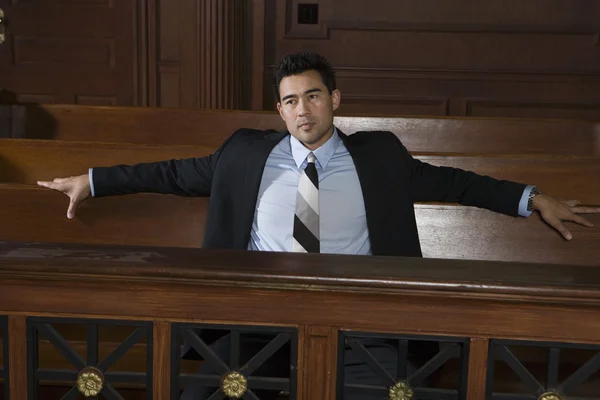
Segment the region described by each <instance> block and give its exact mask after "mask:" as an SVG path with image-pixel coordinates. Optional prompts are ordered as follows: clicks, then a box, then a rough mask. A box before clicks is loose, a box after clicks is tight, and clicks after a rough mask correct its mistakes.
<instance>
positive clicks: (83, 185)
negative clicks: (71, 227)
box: [38, 174, 91, 219]
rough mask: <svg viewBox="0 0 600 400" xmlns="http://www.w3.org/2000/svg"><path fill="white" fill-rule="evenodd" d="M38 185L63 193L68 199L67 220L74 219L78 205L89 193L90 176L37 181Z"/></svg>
mask: <svg viewBox="0 0 600 400" xmlns="http://www.w3.org/2000/svg"><path fill="white" fill-rule="evenodd" d="M38 185H40V186H43V187H46V188H49V189H54V190H58V191H59V192H63V193H64V194H66V195H67V196H69V199H70V200H71V201H70V202H69V208H68V210H67V218H69V219H72V218H73V217H75V210H76V209H77V206H78V205H79V203H81V202H82V201H83V200H85V199H87V198H88V196H89V195H90V193H91V189H90V176H89V175H88V174H85V175H79V176H72V177H69V178H56V179H54V180H53V181H52V182H43V181H38Z"/></svg>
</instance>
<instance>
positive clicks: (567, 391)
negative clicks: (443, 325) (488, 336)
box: [487, 340, 600, 400]
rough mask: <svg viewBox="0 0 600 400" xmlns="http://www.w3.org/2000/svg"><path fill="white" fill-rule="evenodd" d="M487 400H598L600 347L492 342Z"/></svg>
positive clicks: (507, 341)
mask: <svg viewBox="0 0 600 400" xmlns="http://www.w3.org/2000/svg"><path fill="white" fill-rule="evenodd" d="M487 388H488V391H487V399H493V400H505V399H506V400H508V399H510V400H567V399H568V400H597V399H598V398H599V397H600V396H599V393H600V346H597V345H579V344H570V343H549V342H535V341H520V340H493V341H491V342H490V347H489V353H488V376H487Z"/></svg>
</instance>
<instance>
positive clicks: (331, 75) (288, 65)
mask: <svg viewBox="0 0 600 400" xmlns="http://www.w3.org/2000/svg"><path fill="white" fill-rule="evenodd" d="M311 70H314V71H317V72H318V73H319V74H321V80H322V81H323V84H324V85H325V86H326V87H327V90H328V91H329V94H331V93H332V92H333V91H334V90H335V89H337V87H336V83H335V71H334V70H333V67H332V66H331V64H330V63H329V61H327V59H326V58H325V57H323V56H322V55H320V54H317V53H309V52H301V53H291V54H286V55H285V56H284V57H283V59H282V60H281V62H280V63H279V65H278V66H277V68H276V69H275V82H274V87H273V89H274V90H275V96H276V97H277V101H278V102H280V101H281V95H280V94H279V84H280V83H281V80H282V79H283V78H285V77H287V76H291V75H298V74H301V73H303V72H306V71H311Z"/></svg>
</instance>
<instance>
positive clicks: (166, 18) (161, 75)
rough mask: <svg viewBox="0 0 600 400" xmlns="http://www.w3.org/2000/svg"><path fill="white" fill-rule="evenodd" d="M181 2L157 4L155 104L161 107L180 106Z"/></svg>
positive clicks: (180, 0)
mask: <svg viewBox="0 0 600 400" xmlns="http://www.w3.org/2000/svg"><path fill="white" fill-rule="evenodd" d="M182 1H183V0H171V1H168V2H166V1H159V2H158V7H159V8H158V18H157V25H158V26H159V27H160V30H159V31H158V32H157V38H158V39H157V40H158V43H157V54H158V59H157V81H158V82H157V92H158V93H157V98H156V103H157V105H158V106H162V107H179V106H180V90H179V89H180V84H179V81H180V71H179V61H180V50H179V40H180V39H179V8H180V3H181V2H182ZM185 40H189V39H185Z"/></svg>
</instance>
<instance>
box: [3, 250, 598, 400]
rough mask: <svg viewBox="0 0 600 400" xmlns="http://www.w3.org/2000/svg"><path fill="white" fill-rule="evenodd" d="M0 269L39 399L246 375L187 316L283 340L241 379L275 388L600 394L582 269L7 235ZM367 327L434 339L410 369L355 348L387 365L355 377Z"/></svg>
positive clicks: (478, 398) (438, 395) (12, 333)
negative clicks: (85, 388) (264, 368)
mask: <svg viewBox="0 0 600 400" xmlns="http://www.w3.org/2000/svg"><path fill="white" fill-rule="evenodd" d="M0 277H1V279H0V314H3V315H4V316H7V325H8V336H7V335H6V332H4V335H3V337H4V340H5V343H8V346H7V347H8V349H9V350H8V351H9V353H8V356H6V355H5V357H4V367H5V368H6V367H7V366H8V372H9V377H8V382H9V385H8V386H9V387H10V396H11V397H10V398H11V399H13V400H22V399H26V398H29V399H35V398H36V397H32V395H31V394H32V393H34V392H35V390H36V388H37V387H38V386H39V385H40V384H39V381H41V380H43V381H45V382H46V383H48V382H51V381H60V382H62V383H63V384H67V383H68V385H70V386H67V387H64V388H63V391H64V392H67V391H68V390H69V389H70V387H75V384H76V380H77V379H78V378H80V379H82V376H83V374H84V373H85V372H91V373H93V374H97V375H98V376H99V377H100V378H101V380H103V382H104V383H103V391H102V395H105V396H106V398H119V397H116V396H117V395H116V394H114V393H120V395H121V396H123V398H134V397H127V396H126V395H123V393H126V392H123V391H126V390H127V388H132V387H137V388H138V390H142V391H143V393H145V394H144V396H147V397H139V398H153V399H171V398H177V396H178V393H179V390H180V386H181V385H180V384H185V383H188V382H191V381H194V380H195V381H197V382H204V383H205V384H213V385H217V386H218V387H222V388H223V390H225V387H224V386H223V385H222V380H221V378H222V377H223V376H226V375H228V374H229V373H230V372H236V371H238V372H240V373H241V375H242V376H243V371H244V370H248V368H247V367H245V366H244V365H243V363H244V362H245V361H244V360H241V361H240V362H238V363H237V365H235V366H234V367H231V366H230V361H231V360H229V359H224V360H222V363H221V362H220V361H218V360H216V359H213V358H211V357H208V359H207V361H205V362H206V363H209V364H210V363H214V364H222V366H221V367H215V371H214V372H210V373H208V374H206V375H203V376H202V377H200V376H196V374H195V372H194V368H190V367H189V366H186V363H188V362H190V360H181V359H180V355H179V345H180V344H181V343H182V342H181V340H180V339H182V338H184V339H186V340H188V339H189V340H191V343H192V344H193V345H197V351H198V352H199V353H200V354H205V355H206V354H207V353H206V349H205V348H204V347H203V345H204V342H203V341H200V342H198V343H196V342H195V341H194V340H193V337H191V336H190V335H191V333H190V332H193V331H190V329H205V330H210V329H212V328H214V327H215V326H217V325H218V327H219V328H220V329H223V330H224V331H225V332H226V333H229V334H230V335H231V337H232V338H234V337H237V334H236V332H241V335H242V337H244V335H245V333H244V332H246V331H252V332H253V335H256V333H257V332H263V333H264V335H265V337H266V338H267V342H268V341H269V340H271V339H272V338H275V337H276V338H278V339H277V343H275V344H274V345H273V344H272V345H271V346H272V347H278V346H279V347H280V348H282V349H284V350H285V351H284V353H285V354H283V356H284V358H285V360H286V362H288V363H289V366H290V368H289V369H285V368H284V369H283V370H278V371H277V372H279V374H276V376H256V375H253V374H249V375H247V376H245V377H244V378H245V379H247V382H248V388H249V390H251V391H253V390H254V389H256V388H257V387H260V386H263V387H271V388H273V389H274V390H275V391H276V392H280V398H289V399H311V400H312V399H331V400H333V399H337V398H342V393H343V392H344V391H346V392H347V391H352V392H357V391H363V392H365V393H370V396H372V397H371V398H374V399H375V398H388V397H389V398H392V399H401V398H403V397H392V396H389V395H388V392H389V389H390V387H393V386H395V385H397V387H398V388H399V387H400V386H401V385H400V384H406V385H408V386H409V387H410V388H411V389H412V391H413V394H414V396H415V397H413V398H427V399H451V398H452V399H467V400H483V399H492V398H493V399H496V398H498V399H500V398H502V399H504V398H519V399H520V398H523V399H525V398H531V399H544V400H552V399H555V398H558V399H561V398H562V399H597V398H598V393H600V382H599V381H598V380H597V378H596V375H595V374H596V373H597V371H598V369H600V355H599V352H598V351H599V349H600V347H599V346H598V345H599V344H600V340H599V338H600V325H598V315H599V312H600V280H599V278H598V274H597V273H596V271H595V269H593V268H589V267H581V266H575V265H549V264H548V265H543V264H537V265H533V264H521V263H505V262H472V261H456V260H455V261H453V260H424V259H403V258H387V257H361V256H328V255H299V254H281V253H253V252H234V251H216V250H202V249H176V248H152V247H111V246H90V245H82V246H77V245H51V244H46V245H40V244H24V243H3V244H2V245H1V246H0ZM65 324H78V325H81V326H87V327H88V328H87V332H88V347H87V351H80V352H77V349H71V348H70V342H69V338H64V339H65V340H61V336H60V332H61V330H60V327H61V326H62V325H65ZM96 325H98V326H101V327H105V326H116V325H118V326H119V327H118V328H115V329H113V330H112V332H113V334H112V336H113V340H115V338H116V337H121V338H122V341H121V342H120V343H118V342H117V343H114V345H113V350H114V348H116V347H118V346H119V345H120V344H121V343H124V342H127V343H126V344H125V345H123V346H122V347H121V348H122V349H123V350H128V349H129V350H128V351H132V348H135V350H133V351H134V353H136V352H137V353H136V354H137V356H142V357H143V356H144V355H145V357H147V360H151V362H150V361H148V364H147V365H148V369H147V370H145V371H139V370H130V369H128V365H127V363H122V364H120V365H119V368H118V369H116V368H108V369H107V368H106V362H105V363H103V360H105V359H106V358H107V357H109V358H110V357H112V358H113V359H114V360H109V361H116V360H117V359H119V358H127V356H126V354H127V353H128V351H123V352H122V354H120V355H119V354H116V355H115V354H113V355H112V356H110V355H108V354H97V352H96V351H95V350H94V349H95V348H96V347H95V346H94V343H96V342H95V341H97V338H101V336H102V332H103V330H102V329H103V328H100V329H98V330H96V328H94V327H95V326H96ZM125 327H129V331H127V329H126V328H125ZM134 330H137V332H138V333H137V336H134V337H133V339H131V336H130V340H129V341H127V340H126V337H127V334H128V332H134ZM98 332H100V333H98ZM114 332H120V333H119V334H115V333H114ZM119 335H120V336H119ZM190 337H191V339H190ZM365 337H372V338H378V339H381V338H386V339H388V343H390V344H391V347H390V348H391V349H396V351H399V354H400V356H399V357H398V360H399V363H400V365H404V362H405V361H406V357H407V355H406V346H407V345H408V346H409V349H410V348H413V346H412V345H413V344H415V343H417V342H419V341H420V342H423V343H426V342H428V343H430V344H433V345H434V347H431V346H430V347H428V351H421V352H420V353H419V352H417V353H415V354H412V353H411V351H409V352H408V359H409V360H412V362H413V364H414V370H411V369H410V368H409V371H408V372H406V371H404V368H399V372H397V373H396V374H394V375H393V376H387V375H386V374H385V373H383V372H382V371H381V370H380V369H379V367H378V365H377V363H376V362H373V361H372V360H371V361H369V360H370V358H369V357H368V352H367V353H366V354H363V352H362V351H358V354H360V355H361V356H360V357H359V359H360V360H363V361H364V363H365V365H367V367H368V368H370V369H372V370H373V371H374V372H373V376H375V377H379V376H380V375H383V376H381V378H382V379H380V380H381V382H380V383H379V384H378V385H374V386H372V387H371V386H368V387H367V386H356V385H353V383H352V382H350V381H349V376H348V375H347V373H348V371H349V370H348V369H347V367H344V364H345V363H346V364H347V361H348V360H345V359H344V357H345V356H346V355H347V354H349V353H348V349H350V348H358V349H364V348H365V346H363V345H362V343H364V338H365ZM232 340H235V339H232ZM45 341H50V342H53V343H62V345H63V348H62V350H61V353H62V356H58V357H57V358H61V357H62V359H63V363H62V364H60V363H59V364H56V363H55V364H53V368H54V369H53V370H51V371H49V370H45V369H44V367H43V366H42V365H41V364H40V363H37V362H36V354H37V353H36V352H37V351H39V350H40V349H41V348H42V345H41V344H39V343H40V342H45ZM240 343H241V344H240V348H245V347H244V344H243V343H244V341H243V340H242V341H241V342H240ZM271 343H273V342H272V341H271ZM394 343H396V344H398V345H397V346H396V347H395V346H394ZM136 346H137V347H136ZM59 347H60V345H59ZM366 347H367V348H368V346H366ZM5 348H6V347H5ZM415 348H418V349H419V348H420V349H423V348H424V347H423V346H421V347H415ZM432 348H433V349H435V350H433V351H432ZM398 349H399V350H398ZM282 351H283V350H282ZM367 351H370V350H367ZM144 353H145V354H144ZM419 355H420V356H421V357H419ZM117 356H118V357H117ZM263 356H264V354H263ZM413 356H416V357H413ZM65 359H66V360H71V363H72V364H76V365H77V366H73V365H69V362H65ZM25 360H29V361H28V362H25ZM232 360H234V361H233V364H236V362H235V357H233V358H232ZM246 360H247V358H246ZM432 360H433V361H432ZM40 361H41V360H40ZM109 363H110V362H109ZM57 365H58V366H57ZM150 366H151V368H150ZM90 367H93V368H91V369H90ZM236 367H237V368H236ZM434 367H438V368H434ZM510 370H512V371H514V372H511V371H510ZM86 376H87V377H88V379H90V378H89V377H90V375H86ZM425 378H427V379H425ZM588 378H591V380H589V379H588ZM232 379H234V377H232ZM235 379H237V378H235ZM240 379H242V378H240ZM521 381H524V383H522V382H521ZM218 387H217V388H215V390H218ZM74 390H77V389H74ZM547 392H548V393H555V394H556V395H557V396H558V397H551V396H550V395H546V397H544V396H543V394H544V393H547ZM28 393H29V397H27V396H28ZM111 393H112V394H111ZM377 393H379V395H377ZM492 393H494V397H492ZM510 393H512V396H513V397H510V396H509V394H510ZM517 394H519V395H520V397H517ZM111 396H112V397H111ZM378 396H379V397H378ZM223 397H224V396H223V395H219V396H217V397H214V398H223ZM37 398H40V397H37ZM135 398H138V397H135ZM244 398H254V397H252V396H250V395H249V394H247V395H246V397H244ZM404 398H410V397H404Z"/></svg>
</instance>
